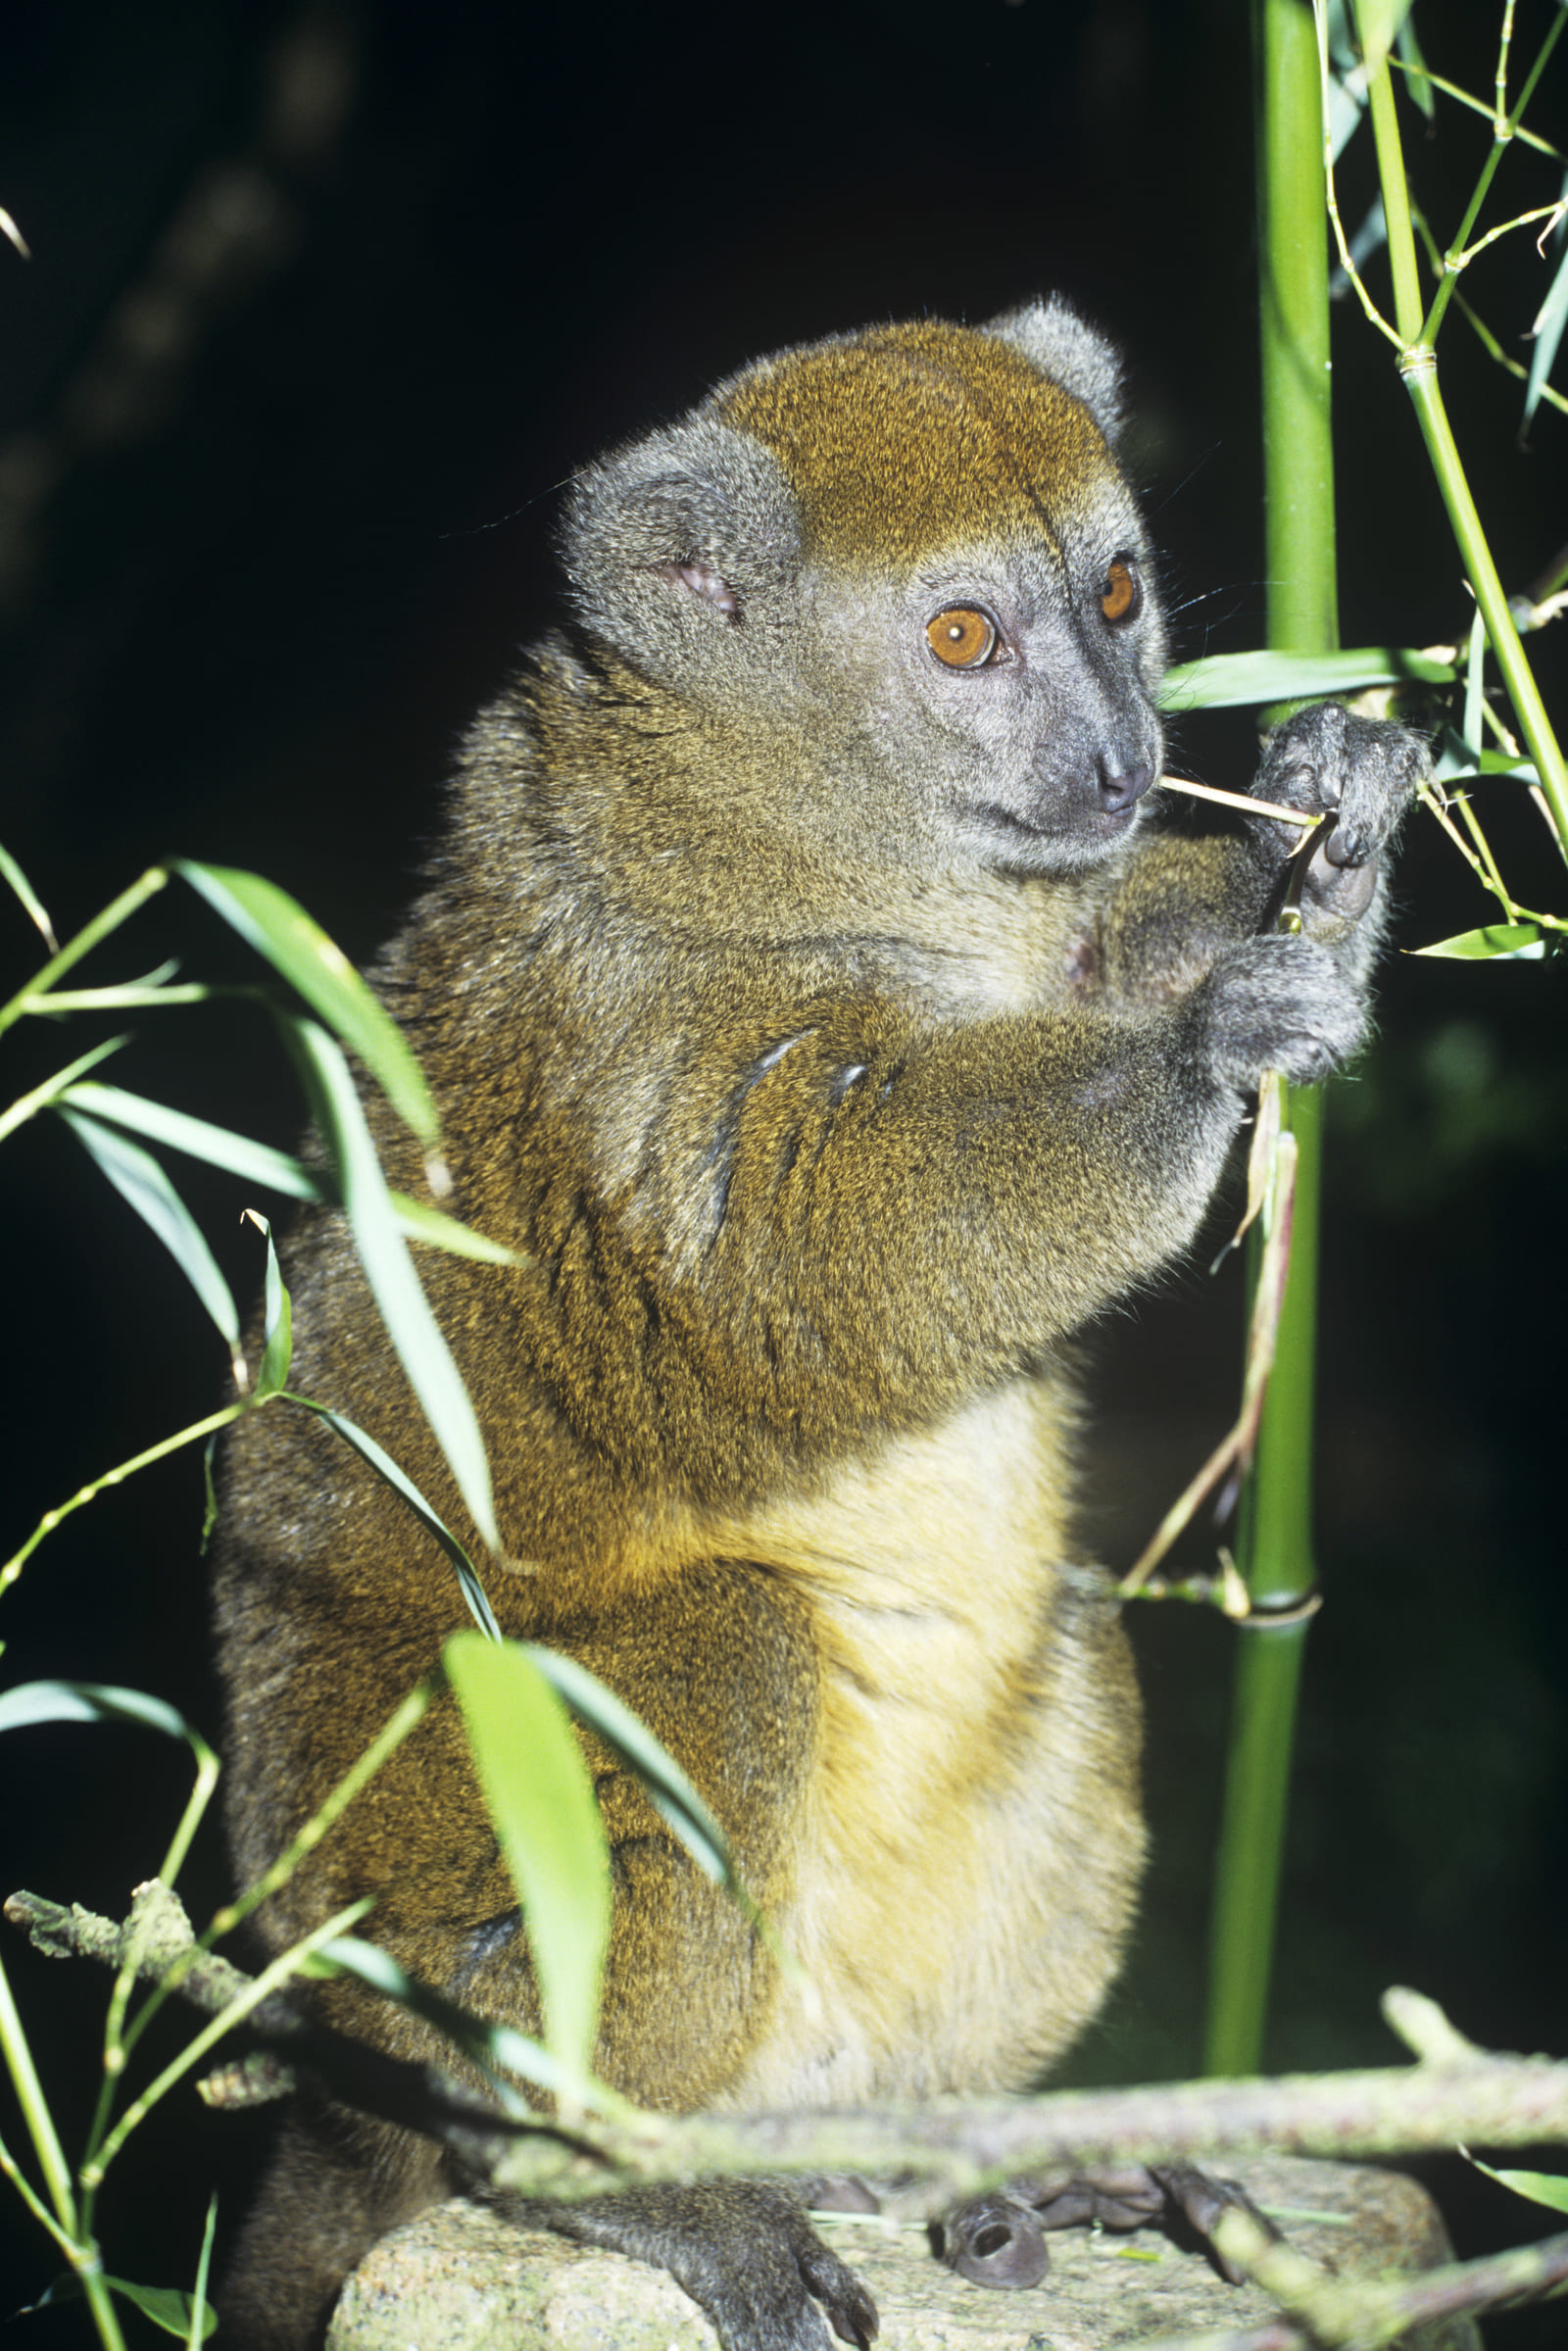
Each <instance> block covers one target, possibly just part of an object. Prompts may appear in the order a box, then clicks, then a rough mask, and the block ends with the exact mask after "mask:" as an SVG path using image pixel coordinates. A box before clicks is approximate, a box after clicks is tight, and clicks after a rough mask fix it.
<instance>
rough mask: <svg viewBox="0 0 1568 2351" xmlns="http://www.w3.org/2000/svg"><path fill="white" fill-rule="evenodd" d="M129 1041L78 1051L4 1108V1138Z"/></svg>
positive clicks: (0, 1125) (0, 1126)
mask: <svg viewBox="0 0 1568 2351" xmlns="http://www.w3.org/2000/svg"><path fill="white" fill-rule="evenodd" d="M129 1042H130V1040H129V1038H128V1037H111V1038H109V1039H108V1040H107V1042H106V1043H105V1044H103V1045H95V1046H94V1047H93V1048H92V1050H91V1052H89V1053H78V1054H77V1055H76V1058H75V1059H74V1060H73V1061H68V1062H67V1063H66V1066H65V1068H64V1069H57V1070H56V1071H55V1073H54V1075H53V1077H48V1078H44V1079H43V1080H42V1081H41V1082H40V1083H39V1084H38V1085H36V1086H34V1087H32V1088H31V1089H30V1090H29V1091H28V1092H27V1093H26V1094H19V1095H18V1097H17V1099H16V1101H15V1102H13V1103H12V1104H11V1107H10V1109H9V1110H0V1141H3V1140H4V1138H5V1137H6V1136H7V1135H9V1134H10V1133H11V1132H12V1131H13V1129H14V1128H16V1127H19V1126H21V1125H22V1124H23V1122H24V1121H25V1119H28V1118H32V1117H34V1116H35V1115H36V1114H37V1112H38V1111H40V1110H46V1109H48V1107H49V1105H50V1103H51V1102H58V1101H59V1100H60V1097H61V1096H62V1095H63V1094H64V1093H65V1092H66V1090H67V1088H68V1087H70V1086H72V1085H73V1084H74V1083H75V1081H76V1079H77V1078H78V1077H80V1075H81V1073H82V1071H83V1070H84V1069H92V1068H94V1067H95V1066H96V1064H97V1063H98V1062H100V1061H107V1060H108V1058H109V1056H110V1054H111V1053H119V1051H120V1049H121V1047H122V1046H123V1045H128V1044H129Z"/></svg>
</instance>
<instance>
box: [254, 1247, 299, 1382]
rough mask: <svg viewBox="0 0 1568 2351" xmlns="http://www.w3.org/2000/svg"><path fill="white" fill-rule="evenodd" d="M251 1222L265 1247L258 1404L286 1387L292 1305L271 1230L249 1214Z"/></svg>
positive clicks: (290, 1350)
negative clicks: (259, 1233) (260, 1233)
mask: <svg viewBox="0 0 1568 2351" xmlns="http://www.w3.org/2000/svg"><path fill="white" fill-rule="evenodd" d="M250 1216H251V1221H252V1222H253V1223H254V1224H258V1225H260V1227H261V1229H262V1236H263V1238H264V1240H265V1241H266V1243H267V1279H266V1283H265V1286H264V1290H263V1302H262V1332H263V1337H262V1362H261V1369H260V1370H259V1371H258V1372H257V1374H256V1395H257V1399H258V1401H260V1400H261V1398H262V1397H264V1396H276V1395H277V1394H278V1393H279V1391H280V1390H281V1389H283V1388H285V1387H286V1386H287V1385H288V1367H289V1363H290V1361H291V1359H292V1357H293V1353H294V1301H293V1299H292V1298H290V1297H289V1294H288V1290H287V1287H286V1285H285V1283H284V1280H283V1276H282V1272H281V1270H280V1268H279V1266H278V1262H277V1251H276V1249H274V1248H273V1247H272V1228H271V1226H270V1224H269V1223H268V1221H267V1219H266V1217H265V1216H258V1215H257V1213H256V1210H255V1209H254V1208H252V1209H251V1210H250Z"/></svg>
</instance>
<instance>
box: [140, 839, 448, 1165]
mask: <svg viewBox="0 0 1568 2351" xmlns="http://www.w3.org/2000/svg"><path fill="white" fill-rule="evenodd" d="M169 869H170V871H171V872H172V873H177V874H181V875H182V876H183V877H184V879H185V880H186V881H187V882H189V883H190V885H191V887H192V889H193V890H197V891H199V892H200V893H201V895H202V897H203V898H205V899H206V901H207V903H208V905H209V906H212V907H214V908H215V909H216V911H217V912H218V913H220V914H221V916H222V917H223V920H224V921H225V922H226V923H228V924H229V925H230V927H231V928H232V929H234V930H236V931H237V932H238V933H239V935H240V937H241V938H242V939H244V940H246V941H248V942H249V944H250V945H251V946H252V947H254V948H255V949H256V951H257V953H258V954H259V955H265V956H266V957H267V959H268V961H269V962H270V964H271V965H272V966H273V968H274V969H275V970H277V971H280V972H281V973H282V975H283V977H284V978H285V979H286V980H287V981H289V983H290V984H291V986H293V987H295V988H297V989H298V990H299V992H300V994H301V996H303V997H304V999H305V1001H306V1003H307V1004H309V1005H310V1006H311V1008H312V1010H313V1011H315V1012H316V1013H318V1014H319V1017H320V1018H321V1019H322V1020H323V1021H324V1022H325V1023H326V1026H327V1027H328V1028H329V1029H330V1030H331V1031H332V1033H333V1034H334V1036H336V1037H338V1038H340V1039H341V1040H342V1042H343V1043H344V1044H345V1045H346V1046H348V1047H349V1048H350V1050H351V1051H352V1052H354V1053H358V1054H359V1056H360V1059H361V1060H362V1061H363V1062H364V1063H365V1066H366V1068H367V1069H368V1071H369V1072H370V1074H371V1076H372V1077H373V1078H374V1079H375V1082H376V1084H377V1085H378V1086H379V1087H380V1088H381V1090H382V1092H383V1093H384V1094H385V1096H386V1098H387V1100H388V1102H391V1104H392V1106H393V1108H394V1109H395V1110H396V1111H397V1113H398V1115H399V1116H400V1117H401V1118H402V1119H403V1120H404V1121H405V1123H406V1124H407V1125H409V1126H410V1127H412V1128H413V1130H414V1132H415V1134H416V1135H417V1136H418V1138H419V1141H420V1142H421V1143H422V1144H423V1145H424V1147H425V1150H426V1151H433V1150H434V1148H435V1146H436V1144H437V1143H438V1142H439V1141H440V1136H441V1123H440V1120H439V1119H438V1117H437V1116H436V1108H435V1102H434V1099H433V1098H432V1096H431V1093H430V1089H429V1087H428V1086H427V1085H426V1084H425V1082H424V1073H423V1072H422V1070H421V1069H420V1067H419V1064H418V1063H417V1060H416V1059H415V1057H414V1055H413V1053H411V1052H410V1050H409V1048H408V1046H407V1044H406V1043H405V1042H404V1039H403V1036H402V1033H401V1032H400V1030H399V1028H398V1025H397V1023H396V1021H394V1020H393V1018H392V1016H391V1014H390V1013H389V1012H388V1011H387V1010H386V1008H385V1006H384V1005H383V1004H380V1003H379V1002H378V1001H377V999H376V998H375V997H374V996H373V995H372V994H371V992H370V990H369V989H368V987H367V986H366V983H365V982H364V980H363V979H361V977H360V975H359V973H358V972H357V971H356V970H355V968H354V966H353V964H352V963H351V962H350V961H349V959H348V957H347V955H345V954H344V953H343V950H342V949H341V948H340V947H339V946H338V944H337V942H336V941H335V940H334V939H330V938H328V936H327V934H326V932H325V931H323V930H322V928H321V926H320V924H319V922H316V921H314V920H313V919H312V917H311V916H310V915H309V914H307V913H306V911H305V908H304V907H303V906H301V905H300V904H299V903H298V901H297V900H295V899H292V898H290V897H289V895H288V892H287V891H286V890H280V889H279V888H278V887H277V884H276V883H275V882H270V881H266V880H264V878H263V877H262V875H261V874H259V873H245V872H242V871H241V870H240V869H239V868H238V867H236V866H232V865H206V864H202V863H200V862H199V861H198V860H197V859H195V858H193V857H174V858H172V859H171V862H170V868H169Z"/></svg>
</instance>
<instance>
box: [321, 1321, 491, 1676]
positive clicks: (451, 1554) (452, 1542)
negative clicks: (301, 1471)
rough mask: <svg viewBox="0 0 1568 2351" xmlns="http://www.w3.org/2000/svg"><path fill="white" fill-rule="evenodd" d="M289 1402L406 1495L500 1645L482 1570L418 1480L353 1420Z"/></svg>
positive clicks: (477, 1619)
mask: <svg viewBox="0 0 1568 2351" xmlns="http://www.w3.org/2000/svg"><path fill="white" fill-rule="evenodd" d="M281 1287H282V1285H281V1283H280V1284H279V1288H281ZM283 1295H284V1298H285V1300H286V1298H287V1296H288V1293H287V1292H286V1291H284V1293H283ZM288 1400H289V1402H290V1403H291V1404H303V1405H304V1406H305V1409H306V1410H307V1411H308V1412H314V1413H315V1414H316V1415H317V1417H318V1419H319V1420H324V1421H325V1423H326V1425H327V1427H328V1428H329V1429H332V1430H335V1431H336V1433H337V1435H338V1436H339V1437H341V1438H342V1440H343V1442H344V1444H345V1445H352V1446H353V1448H354V1450H355V1452H357V1453H358V1454H359V1456H360V1458H361V1459H362V1460H363V1461H367V1462H368V1464H369V1466H370V1467H371V1469H373V1470H374V1471H375V1472H376V1475H377V1476H378V1477H382V1478H384V1479H385V1480H386V1482H387V1484H388V1485H389V1486H390V1487H391V1488H392V1489H393V1491H394V1493H396V1494H401V1495H402V1497H403V1499H404V1500H405V1501H406V1502H407V1503H408V1505H409V1508H410V1509H411V1510H412V1511H413V1512H414V1515H415V1517H416V1518H417V1520H418V1521H419V1523H420V1525H421V1526H422V1527H423V1528H424V1529H425V1530H426V1532H427V1533H428V1534H430V1535H432V1536H433V1537H434V1538H435V1540H436V1542H437V1543H439V1544H440V1545H441V1548H442V1549H443V1550H444V1551H445V1553H446V1555H447V1557H448V1558H449V1559H450V1560H451V1562H452V1564H453V1566H454V1567H455V1568H456V1570H457V1574H458V1582H459V1584H460V1585H461V1586H462V1587H463V1596H464V1598H465V1599H466V1601H467V1603H468V1610H469V1613H470V1614H471V1616H472V1617H473V1620H474V1623H475V1624H476V1625H477V1626H478V1628H479V1630H480V1632H481V1633H482V1634H483V1635H484V1637H485V1639H486V1640H487V1641H499V1640H500V1639H501V1627H500V1626H499V1625H498V1624H497V1623H496V1620H495V1615H494V1612H493V1611H492V1609H491V1606H490V1602H489V1599H488V1597H487V1595H486V1592H485V1589H484V1586H483V1584H482V1583H481V1582H480V1580H479V1571H478V1569H477V1568H476V1567H475V1566H474V1564H473V1561H472V1560H471V1559H470V1558H469V1556H468V1554H467V1552H466V1550H465V1549H464V1547H463V1545H462V1543H460V1542H459V1541H458V1539H457V1537H456V1536H455V1535H454V1534H453V1532H452V1530H451V1528H450V1527H449V1526H448V1525H447V1524H446V1521H445V1520H444V1519H443V1518H441V1517H440V1516H439V1514H438V1513H437V1512H436V1511H434V1510H432V1509H431V1507H430V1505H429V1503H428V1502H427V1501H426V1500H425V1498H424V1496H423V1494H421V1493H420V1492H419V1489H418V1488H417V1486H416V1485H415V1483H414V1480H413V1479H412V1478H411V1477H409V1476H407V1475H406V1473H405V1472H404V1471H403V1470H401V1469H399V1467H398V1465H397V1463H396V1462H395V1461H394V1460H393V1458H392V1456H391V1454H390V1453H387V1452H384V1451H383V1450H382V1448H381V1446H380V1445H377V1444H376V1442H375V1439H374V1438H373V1437H368V1436H367V1435H366V1433H365V1431H364V1430H363V1429H361V1428H357V1427H356V1425H355V1424H354V1422H353V1421H352V1420H347V1419H345V1417H344V1415H343V1414H342V1413H341V1412H334V1411H332V1409H331V1408H330V1406H329V1405H326V1404H319V1403H316V1402H315V1401H314V1400H313V1399H312V1398H311V1397H310V1396H290V1397H289V1399H288Z"/></svg>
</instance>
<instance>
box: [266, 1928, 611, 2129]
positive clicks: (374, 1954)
mask: <svg viewBox="0 0 1568 2351" xmlns="http://www.w3.org/2000/svg"><path fill="white" fill-rule="evenodd" d="M302 1972H304V1971H302ZM308 1972H309V1973H310V1974H311V1975H313V1976H314V1975H323V1976H324V1975H349V1976H355V1977H357V1978H358V1979H359V1981H360V1982H361V1983H362V1984H369V1986H370V1988H371V1989H372V1990H373V1991H378V1992H381V1993H384V1995H385V1996H386V1998H387V1999H389V2000H396V2002H397V2003H398V2006H399V2007H400V2008H406V2009H408V2010H409V2012H410V2014H411V2015H413V2016H417V2017H422V2018H423V2019H424V2021H425V2023H426V2024H429V2025H434V2026H435V2028H436V2030H437V2031H438V2032H440V2033H445V2034H446V2036H447V2038H448V2039H449V2040H450V2041H452V2042H453V2043H454V2044H455V2045H456V2046H457V2047H458V2048H460V2049H461V2050H462V2051H463V2053H464V2055H465V2056H466V2057H468V2058H470V2059H471V2060H472V2062H473V2063H474V2064H475V2065H476V2066H478V2067H479V2069H480V2070H481V2072H482V2073H484V2074H485V2075H486V2076H487V2077H488V2079H489V2081H490V2083H491V2086H492V2087H493V2088H494V2089H495V2090H496V2091H497V2092H498V2094H499V2096H500V2098H501V2102H502V2104H503V2106H504V2107H505V2109H506V2111H507V2112H508V2113H509V2114H511V2115H513V2116H514V2117H515V2118H519V2119H520V2117H521V2116H523V2115H525V2114H526V2113H528V2112H529V2108H528V2107H527V2105H526V2103H525V2101H524V2100H523V2099H521V2098H519V2097H518V2095H517V2093H516V2091H515V2089H514V2088H513V2087H512V2084H511V2082H508V2081H507V2080H506V2079H505V2077H506V2076H507V2075H515V2076H516V2078H517V2080H518V2081H519V2082H533V2083H535V2084H536V2086H537V2087H538V2088H540V2089H542V2090H547V2091H549V2093H550V2094H551V2095H552V2096H553V2097H557V2098H570V2099H574V2100H576V2101H577V2102H578V2103H579V2104H581V2105H585V2106H586V2105H591V2106H593V2107H594V2108H595V2109H596V2110H597V2111H598V2112H599V2113H601V2114H609V2115H613V2116H615V2117H616V2118H617V2119H618V2118H619V2117H622V2116H624V2117H626V2118H628V2119H629V2118H631V2117H632V2116H634V2115H636V2114H637V2113H638V2109H637V2108H636V2107H633V2106H630V2105H628V2104H627V2102H626V2101H625V2100H624V2099H623V2098H620V2097H618V2096H617V2094H616V2093H615V2091H613V2089H611V2088H610V2087H609V2085H608V2083H605V2082H596V2081H595V2080H594V2079H593V2077H592V2076H591V2075H588V2074H584V2073H578V2072H574V2071H573V2070H572V2069H571V2068H570V2067H569V2066H566V2065H564V2064H563V2063H562V2061H561V2060H560V2058H559V2057H556V2056H554V2055H553V2054H552V2053H551V2051H550V2050H549V2049H547V2048H546V2047H545V2046H544V2044H543V2043H542V2042H541V2041H536V2040H533V2039H530V2037H529V2036H528V2034H527V2033H519V2032H517V2030H516V2029H515V2026H512V2025H492V2024H488V2023H486V2022H485V2020H484V2019H483V2018H482V2017H476V2016H472V2015H470V2014H469V2012H468V2010H467V2009H466V2008H460V2007H459V2006H458V2004H457V2002H456V2001H455V2000H449V1999H448V1998H447V1997H446V1995H445V1993H443V1992H438V1991H433V1990H432V1989H431V1987H430V1986H429V1984H421V1983H420V1982H419V1980H418V1978H417V1977H416V1976H411V1975H410V1974H409V1973H408V1971H407V1969H406V1968H403V1967H401V1966H400V1965H399V1963H398V1961H397V1960H395V1959H394V1958H393V1957H392V1955H391V1953H390V1952H388V1951H383V1950H382V1949H380V1947H379V1946H378V1945H377V1944H375V1943H368V1942H362V1941H361V1940H360V1938H359V1937H358V1936H357V1935H337V1936H335V1937H334V1938H333V1940H332V1941H331V1942H326V1943H322V1944H321V1946H320V1948H319V1950H318V1951H317V1952H316V1953H315V1955H314V1957H313V1959H312V1962H311V1965H310V1969H309V1971H308Z"/></svg>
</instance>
